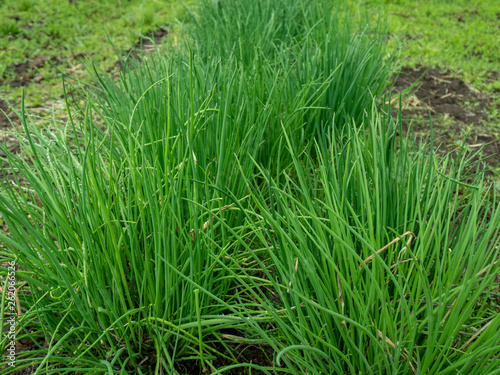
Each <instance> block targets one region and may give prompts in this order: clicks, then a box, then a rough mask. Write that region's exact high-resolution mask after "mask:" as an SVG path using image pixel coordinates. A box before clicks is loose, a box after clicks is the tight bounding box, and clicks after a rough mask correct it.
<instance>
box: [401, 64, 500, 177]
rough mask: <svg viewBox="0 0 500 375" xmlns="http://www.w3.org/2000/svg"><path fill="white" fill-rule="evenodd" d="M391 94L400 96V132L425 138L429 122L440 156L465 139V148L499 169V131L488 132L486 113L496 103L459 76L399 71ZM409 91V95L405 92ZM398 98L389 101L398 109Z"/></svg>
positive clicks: (424, 70)
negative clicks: (401, 128)
mask: <svg viewBox="0 0 500 375" xmlns="http://www.w3.org/2000/svg"><path fill="white" fill-rule="evenodd" d="M395 78H396V82H395V85H394V88H393V93H403V94H402V97H403V100H402V109H403V119H404V121H403V128H404V130H408V129H409V128H411V130H412V131H414V132H415V135H416V136H417V137H423V138H427V139H428V138H429V136H430V119H429V115H430V116H431V118H432V126H433V132H434V138H435V139H437V140H438V142H439V143H441V147H440V150H441V151H443V152H448V151H453V150H455V149H457V148H458V147H460V146H461V145H462V142H463V141H464V139H465V138H466V133H468V132H469V136H468V138H467V140H466V145H467V148H468V149H469V150H470V151H478V150H479V149H481V148H482V150H483V156H485V157H487V158H488V159H487V165H488V167H490V168H493V169H494V168H499V167H500V139H499V132H500V129H499V128H496V129H492V125H491V123H490V122H491V119H490V118H489V113H490V111H491V108H492V107H495V106H496V107H497V108H499V109H500V103H498V102H497V101H495V100H494V97H493V96H492V95H486V94H483V93H481V92H479V91H478V90H477V89H475V88H473V87H471V86H469V85H467V84H466V83H465V82H464V81H463V80H462V78H461V77H460V75H458V74H455V73H453V72H450V71H441V70H439V69H437V68H431V69H428V68H425V67H418V68H417V69H411V68H403V70H402V72H401V74H399V76H397V77H395ZM408 90H410V92H408ZM398 101H399V97H397V98H394V99H393V104H395V106H396V108H398V107H399V103H398Z"/></svg>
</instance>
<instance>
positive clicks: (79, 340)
mask: <svg viewBox="0 0 500 375" xmlns="http://www.w3.org/2000/svg"><path fill="white" fill-rule="evenodd" d="M255 4H256V3H255V2H253V1H249V0H237V1H234V0H232V1H229V0H227V1H219V2H203V3H202V4H201V8H200V9H199V10H198V12H199V15H200V18H199V19H197V20H193V22H192V24H190V25H189V27H188V28H186V29H185V30H186V31H187V32H188V38H185V39H182V40H181V41H180V43H178V44H176V45H174V44H173V42H172V44H171V45H169V46H168V48H167V50H166V52H164V53H160V52H157V53H156V54H152V55H149V56H148V57H147V58H144V59H142V60H141V61H134V60H132V59H130V58H127V57H124V58H123V59H122V64H123V66H124V69H123V72H122V73H121V75H120V79H119V81H118V82H116V81H114V80H113V79H112V78H111V77H110V76H109V75H107V74H105V73H102V71H100V70H99V68H98V67H97V66H95V65H94V66H90V67H89V68H90V69H91V71H92V72H93V75H94V78H95V80H94V82H93V83H92V84H88V85H87V89H86V90H85V91H81V92H80V94H81V95H80V96H78V97H73V96H71V95H65V98H66V104H67V109H68V117H69V119H68V121H67V123H66V126H64V127H61V126H54V127H53V128H48V129H40V128H39V127H37V126H36V124H35V123H34V122H33V118H32V117H30V116H29V114H28V113H27V112H26V110H25V108H24V107H23V108H22V111H21V113H20V114H19V117H20V119H21V121H22V125H23V127H24V133H22V134H17V139H18V140H19V141H20V144H21V147H22V150H23V157H21V156H20V155H14V154H12V153H11V152H10V151H9V150H8V149H7V147H6V146H5V145H0V150H1V151H2V152H3V153H4V154H5V155H6V156H5V157H4V158H3V160H2V161H3V162H5V163H6V164H8V165H9V166H10V169H11V170H12V172H13V178H12V179H10V180H9V179H5V178H4V179H3V180H2V182H1V187H0V214H1V215H2V217H3V219H4V220H5V222H6V223H7V225H8V227H9V233H7V234H0V241H2V243H3V245H4V246H5V247H6V249H5V250H2V251H1V255H2V256H3V257H5V258H8V259H12V260H15V262H16V264H17V267H18V268H17V269H16V272H15V277H16V280H17V283H16V284H15V285H16V287H21V289H20V290H26V291H29V292H28V293H19V294H18V298H19V300H20V304H21V306H22V307H23V308H24V309H23V310H22V311H21V314H19V316H17V319H18V331H17V333H16V338H17V339H24V340H28V341H30V342H32V343H33V344H34V346H36V349H35V350H31V351H26V352H23V353H22V354H18V356H17V358H16V368H17V369H21V368H24V367H28V366H31V365H36V366H38V369H37V373H39V374H48V373H53V372H55V371H66V372H69V371H78V372H80V373H92V374H100V373H102V374H104V373H121V374H129V373H130V374H131V373H136V372H139V373H144V374H145V373H154V374H160V373H169V374H182V373H186V372H191V373H193V372H195V373H196V372H199V373H206V372H212V373H214V374H217V373H224V372H225V371H228V370H230V369H238V368H240V369H241V371H242V373H243V372H248V373H251V371H254V370H260V371H262V372H263V373H266V374H270V373H272V372H277V371H285V372H287V373H291V374H304V373H306V372H307V373H310V374H321V373H323V374H324V373H332V369H333V371H335V373H339V374H344V373H346V372H347V373H349V372H350V373H359V372H365V373H387V372H393V373H401V374H405V373H411V372H413V371H414V369H413V368H415V369H416V371H425V370H424V369H426V368H432V370H433V371H434V373H443V374H445V373H452V372H454V371H456V370H457V369H459V370H461V371H463V372H467V371H468V372H470V373H474V371H475V372H476V373H479V371H486V372H488V371H489V372H492V370H493V369H496V368H497V367H498V360H496V359H495V358H494V355H495V354H496V352H498V349H499V348H498V339H499V334H498V333H497V332H498V331H499V330H498V329H497V328H498V325H499V324H500V320H499V319H498V317H496V316H494V314H492V311H491V310H490V309H489V304H488V303H486V302H485V301H486V300H487V299H488V298H489V293H490V288H491V287H492V286H493V280H494V277H495V275H496V274H498V267H499V266H498V264H497V263H495V262H494V260H495V259H496V257H498V255H499V254H498V241H499V239H498V229H497V228H498V224H499V221H500V211H499V210H498V208H497V207H496V206H497V204H496V203H497V201H496V199H493V200H492V201H491V202H490V201H489V200H488V199H486V197H485V194H486V193H487V191H486V190H485V189H484V188H483V187H482V182H481V181H482V171H481V170H478V173H477V174H476V176H477V177H476V178H475V179H473V181H469V180H465V179H466V178H469V177H470V176H471V171H468V170H467V167H468V163H469V159H468V157H467V156H465V155H464V157H463V158H462V159H461V161H459V162H457V163H456V164H454V163H452V162H451V161H450V160H444V161H440V160H436V158H435V156H434V154H433V152H434V151H433V147H432V145H431V146H429V147H427V148H426V147H424V146H423V145H415V144H413V143H412V142H411V141H408V140H406V139H399V138H397V137H396V132H395V131H396V126H395V125H394V123H393V122H391V121H390V120H388V119H386V118H385V117H383V116H381V115H380V114H378V112H377V111H378V110H377V105H378V101H379V97H378V94H380V93H381V92H383V90H384V89H385V85H386V82H387V81H386V78H387V77H388V75H389V74H390V70H391V59H387V58H386V56H385V52H384V51H385V50H384V48H383V43H382V42H381V41H380V40H378V39H372V38H373V37H374V36H380V35H383V34H380V33H379V32H378V29H377V28H369V27H368V26H366V25H364V24H362V26H363V27H361V28H357V27H356V26H355V24H354V23H351V21H349V20H350V18H349V17H348V16H345V17H344V13H341V12H337V8H334V7H332V8H329V6H326V5H324V4H323V3H320V2H316V1H315V2H309V1H308V2H306V1H305V0H293V1H289V2H287V3H286V5H287V7H286V8H284V9H285V10H286V12H285V13H286V14H285V16H286V17H288V18H285V23H283V24H281V23H280V22H281V21H280V19H279V17H278V15H280V14H281V15H282V13H280V12H282V11H281V10H280V8H279V6H281V5H283V4H285V3H282V2H278V3H275V2H274V1H271V0H262V1H260V2H259V3H258V4H259V5H258V6H256V5H255ZM320 4H323V5H321V6H320ZM259 7H262V8H259ZM287 12H290V13H287ZM288 14H289V15H288ZM205 16H207V17H205ZM208 16H210V17H212V18H210V17H208ZM222 20H225V21H227V25H226V24H223V23H222ZM204 22H206V23H204ZM214 25H215V26H216V27H214ZM280 25H281V26H280ZM264 26H266V27H267V26H268V27H267V28H266V27H264ZM275 26H276V27H275ZM358 26H359V25H358ZM238 27H241V30H242V31H241V33H239V34H236V37H235V36H234V34H227V33H228V32H229V30H238ZM203 30H205V32H206V33H207V34H209V35H213V36H214V37H215V38H218V40H220V41H221V43H220V44H207V43H206V39H205V34H204V33H203ZM247 35H250V36H251V37H249V38H246V36H247ZM226 47H227V48H226ZM71 92H72V93H73V92H74V91H71ZM65 94H67V93H66V92H65ZM81 96H85V101H84V104H83V105H82V104H81V103H80V98H81ZM397 146H398V147H397ZM5 168H6V167H4V164H3V163H2V169H1V170H2V171H3V174H4V177H5V175H6V169H5ZM410 240H411V241H410ZM403 247H404V249H403ZM449 249H451V252H450V251H449ZM472 249H473V250H472ZM5 287H6V285H5V284H4V285H3V288H2V291H3V292H4V296H5V291H6V290H7V289H6V288H5ZM22 288H25V289H22ZM7 306H8V301H7V299H6V298H2V304H1V307H2V312H5V308H6V307H7ZM26 306H29V308H26ZM1 319H4V317H3V314H2V317H1ZM3 322H4V321H2V323H3ZM464 337H467V342H464V341H465V339H464ZM43 339H45V340H46V342H47V343H48V345H47V346H43V345H41V343H40V342H41V341H42V340H43ZM234 343H238V344H251V345H254V346H258V347H260V348H261V349H262V351H264V352H265V353H266V355H267V356H268V358H269V360H270V364H268V365H265V366H264V365H260V364H259V365H257V364H254V363H250V360H246V359H242V357H241V356H240V353H235V352H234V350H233V348H234ZM7 345H9V341H8V339H7V338H4V339H3V340H2V341H1V345H0V347H1V348H2V349H5V348H6V347H7ZM456 348H458V349H456ZM221 363H222V364H221ZM6 371H10V370H6ZM483 373H484V372H483Z"/></svg>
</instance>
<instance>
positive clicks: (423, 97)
mask: <svg viewBox="0 0 500 375" xmlns="http://www.w3.org/2000/svg"><path fill="white" fill-rule="evenodd" d="M166 35H167V32H166V31H164V30H159V31H157V32H155V33H154V34H153V37H152V40H154V41H155V43H158V44H159V43H160V41H161V39H162V38H164V37H165V36H166ZM151 50H154V43H153V42H152V41H151V39H145V40H143V41H142V42H140V43H138V44H137V45H136V48H134V49H132V50H130V51H129V55H130V57H131V58H132V59H138V58H139V56H140V55H141V54H142V53H147V52H149V51H151ZM49 62H52V63H57V60H56V59H55V58H54V57H53V56H40V57H36V58H34V59H33V60H31V61H29V62H27V63H24V64H19V65H16V66H15V67H14V69H15V70H16V72H17V74H18V76H17V77H16V78H15V79H14V80H12V81H11V82H0V84H9V85H11V86H27V85H30V84H41V83H40V81H41V79H38V78H37V76H36V75H35V74H36V72H35V71H36V69H35V68H37V67H40V66H43V65H44V64H46V63H49ZM117 67H118V68H122V64H121V63H120V62H118V63H117ZM34 72H35V73H34ZM394 80H395V83H394V87H393V91H392V95H393V97H394V99H393V105H394V106H396V107H398V106H399V104H398V103H399V96H398V95H397V94H398V93H401V95H402V111H403V118H404V122H403V128H404V130H405V131H408V130H411V131H413V132H414V133H415V135H416V136H417V137H423V138H427V139H428V137H429V133H430V132H429V129H430V127H429V114H430V115H431V116H432V122H433V129H434V137H435V138H438V139H439V142H441V143H442V145H441V147H440V152H448V151H452V150H454V149H456V148H457V147H460V146H461V145H462V142H463V139H464V138H465V134H466V133H469V136H468V138H467V140H466V144H467V147H468V148H469V149H470V150H471V151H477V150H479V149H481V148H482V149H483V152H484V155H485V156H488V160H487V166H488V167H489V168H491V171H490V174H496V175H498V174H499V171H500V141H499V134H498V132H499V130H498V129H495V128H492V126H491V125H489V120H490V119H489V115H488V114H489V113H490V112H491V110H492V109H495V107H496V109H497V110H500V103H497V102H494V100H493V98H492V96H491V95H487V94H484V93H481V92H479V91H478V90H476V89H474V88H473V87H471V86H469V85H467V84H466V83H465V82H464V81H463V80H462V77H461V76H460V75H459V74H456V73H454V72H451V71H442V70H440V69H437V68H426V67H418V68H416V69H412V68H407V67H405V68H403V69H402V72H401V73H400V74H399V76H396V77H394ZM394 95H396V96H394ZM0 109H1V111H0V141H1V142H6V144H7V147H8V149H9V151H11V152H13V153H18V152H19V150H20V149H19V144H18V143H17V142H16V141H15V139H14V137H13V136H11V135H9V134H6V133H5V131H10V130H13V129H12V127H13V126H12V124H11V122H10V121H9V119H8V117H10V118H11V119H12V123H13V124H14V127H16V128H18V127H19V126H20V121H19V120H18V119H17V118H15V116H14V113H13V111H12V110H11V109H10V108H9V106H8V104H7V103H6V102H5V101H3V100H0ZM3 112H5V113H6V114H7V116H6V115H5V114H4V113H3ZM0 156H4V155H3V154H2V153H1V152H0ZM4 166H5V165H4ZM2 178H3V177H2ZM0 230H3V231H5V230H6V228H5V227H4V224H1V225H0ZM5 328H8V327H4V331H5ZM47 345H48V344H47V342H46V341H45V340H43V339H42V341H41V342H40V343H38V344H35V343H33V342H30V340H26V341H24V342H23V345H22V346H17V347H16V353H17V358H18V360H20V359H21V356H22V354H21V353H22V352H25V351H28V350H36V349H37V346H43V347H47ZM229 346H230V347H231V349H233V353H235V356H236V357H237V358H238V360H240V361H245V362H251V363H254V364H258V365H260V366H271V365H272V361H273V358H272V351H265V350H263V349H261V348H259V347H258V346H253V345H248V344H242V343H238V342H235V343H233V344H229ZM221 349H222V348H221ZM213 364H214V365H215V366H216V367H222V366H224V365H228V364H232V363H231V362H228V361H227V360H224V359H223V358H219V359H217V360H215V361H214V363H213ZM151 365H152V366H154V363H151ZM178 370H179V371H180V372H181V373H185V374H200V373H208V372H205V371H207V370H204V369H202V368H200V363H199V362H198V361H191V362H186V363H183V364H180V365H179V369H178ZM3 371H5V367H4V368H3V369H0V372H2V373H3ZM34 371H35V366H28V367H25V368H23V369H18V370H16V371H14V372H11V374H14V375H28V374H32V373H33V372H34ZM250 373H251V374H254V375H257V374H263V372H262V371H258V370H256V369H252V371H251V372H249V371H248V370H243V369H242V368H236V369H233V370H231V371H227V372H225V374H228V375H236V374H250ZM70 375H74V374H73V373H71V374H70Z"/></svg>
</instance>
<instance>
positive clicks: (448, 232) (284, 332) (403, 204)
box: [248, 114, 500, 374]
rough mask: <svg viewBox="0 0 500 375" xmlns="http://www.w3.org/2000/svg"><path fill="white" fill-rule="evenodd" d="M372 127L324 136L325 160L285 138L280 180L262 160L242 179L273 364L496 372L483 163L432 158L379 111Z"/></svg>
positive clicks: (493, 255) (495, 268)
mask: <svg viewBox="0 0 500 375" xmlns="http://www.w3.org/2000/svg"><path fill="white" fill-rule="evenodd" d="M367 125H368V131H363V130H353V129H352V128H350V130H349V132H348V136H347V137H346V138H345V139H343V140H342V141H339V139H338V138H337V137H335V136H331V137H330V138H328V139H324V140H323V141H322V142H318V144H317V148H318V152H317V155H318V158H317V159H314V158H311V156H310V155H307V154H301V153H300V147H298V146H297V145H295V144H293V143H292V142H291V141H290V140H288V142H287V146H288V152H289V153H290V154H291V155H292V158H293V165H292V166H290V168H289V169H287V170H284V171H283V172H282V173H283V174H284V176H285V182H284V183H283V182H281V181H282V180H281V181H280V179H278V178H277V177H272V176H271V175H270V174H269V172H267V171H265V170H264V169H262V170H261V173H262V174H264V175H266V176H267V179H266V184H261V185H260V186H258V187H256V186H255V184H254V185H253V187H252V185H251V184H249V185H248V188H249V189H252V198H253V201H255V206H254V210H255V213H256V214H255V215H253V216H252V222H253V223H254V226H255V231H256V233H257V234H258V235H259V238H261V243H262V246H264V247H265V248H266V249H267V256H268V257H269V258H270V259H271V261H270V262H269V263H270V264H272V269H273V271H272V272H271V271H269V270H268V268H266V267H265V266H264V263H261V265H262V268H261V270H262V272H263V273H264V274H265V275H266V277H267V278H268V279H269V280H271V282H272V288H269V289H271V290H272V294H273V295H274V298H273V299H272V300H271V299H269V298H267V297H266V296H265V295H264V296H261V299H260V301H261V303H262V304H263V308H264V309H265V310H266V311H268V312H269V313H270V314H271V315H273V317H274V322H275V326H276V330H275V331H273V332H271V333H267V334H266V336H265V338H266V340H267V341H269V342H273V343H274V344H275V345H276V346H277V347H279V348H280V351H279V354H278V356H277V362H278V363H280V360H281V363H284V364H285V365H286V368H287V369H288V370H289V371H290V373H293V374H304V373H309V374H324V373H335V374H346V373H348V374H357V373H370V374H379V373H393V374H420V373H424V372H427V371H429V372H430V373H433V374H452V373H453V374H454V373H467V374H484V373H496V372H497V371H498V366H499V365H500V362H499V360H498V358H497V353H498V352H499V350H500V344H499V343H500V331H499V329H498V328H499V326H500V317H499V316H498V313H497V311H496V310H495V308H494V303H493V301H494V299H495V298H494V297H493V295H494V294H495V290H496V288H497V287H498V283H495V278H496V277H497V275H498V273H499V272H500V269H499V267H500V265H499V263H498V257H499V256H500V250H499V242H500V233H499V229H498V228H500V209H499V206H498V201H497V199H496V197H494V198H493V199H492V198H491V197H490V196H489V195H488V194H486V193H487V190H486V189H484V188H483V179H484V172H483V171H482V170H481V169H479V168H478V167H477V166H475V165H474V163H471V160H472V157H473V155H467V154H465V153H463V154H462V155H460V156H459V158H458V159H457V160H456V161H454V159H452V158H451V157H446V158H444V159H440V160H437V159H436V156H435V154H434V152H435V151H434V149H433V145H432V144H430V145H425V144H417V143H415V141H414V140H413V138H412V137H410V136H408V137H407V138H404V139H403V138H401V137H398V136H397V130H398V127H397V125H396V126H395V124H394V123H393V122H392V120H387V119H384V118H382V117H381V116H380V115H378V114H373V115H372V117H371V120H370V121H369V123H368V124H367ZM399 132H400V134H401V133H402V132H401V129H399ZM396 145H398V147H396ZM279 175H280V172H279V171H276V176H279ZM470 178H472V179H473V180H472V181H471V180H470ZM257 213H258V215H257ZM254 218H257V219H255V220H254ZM276 300H279V301H280V302H279V304H276V303H275V302H273V301H276Z"/></svg>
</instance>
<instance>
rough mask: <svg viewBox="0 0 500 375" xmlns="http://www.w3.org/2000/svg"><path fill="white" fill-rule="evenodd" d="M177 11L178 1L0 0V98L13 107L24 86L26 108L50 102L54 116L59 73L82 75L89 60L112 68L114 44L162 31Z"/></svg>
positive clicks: (42, 108) (45, 107)
mask: <svg viewBox="0 0 500 375" xmlns="http://www.w3.org/2000/svg"><path fill="white" fill-rule="evenodd" d="M182 12H183V5H181V4H180V3H179V2H172V1H140V0H134V1H129V0H124V1H123V2H122V1H120V0H117V1H115V0H104V1H80V0H75V1H71V0H70V1H68V0H51V1H41V0H22V1H17V0H6V1H2V2H1V4H0V14H1V18H0V88H1V89H0V94H1V97H0V100H4V101H8V102H10V103H12V104H13V105H14V106H15V107H16V109H17V110H19V109H20V98H21V92H22V91H23V90H24V92H25V100H26V103H25V105H26V107H27V108H30V112H31V113H32V114H38V115H41V116H45V117H46V116H47V115H49V116H50V114H51V113H52V109H53V108H55V110H56V117H58V118H60V117H65V114H64V112H65V111H64V104H63V103H64V101H63V100H62V99H61V98H62V96H64V95H63V89H62V80H61V75H62V73H64V74H68V75H70V76H72V77H74V78H76V79H82V80H88V79H89V74H88V72H87V70H86V68H85V63H86V62H88V61H90V60H92V61H94V62H95V63H96V64H97V65H98V66H99V67H100V68H101V69H104V70H110V69H113V68H114V66H115V64H116V62H117V61H118V56H117V54H116V53H115V49H116V50H117V51H126V50H130V49H131V48H132V47H133V46H134V45H135V44H136V43H137V42H138V41H139V38H140V36H141V35H146V36H150V33H151V32H152V31H158V30H162V29H163V30H165V34H166V31H167V26H169V27H171V26H173V25H175V22H176V19H177V18H178V17H180V16H181V15H182ZM111 43H113V45H111ZM0 104H3V105H1V109H3V110H4V111H7V110H8V106H7V105H6V104H5V102H2V103H0Z"/></svg>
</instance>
